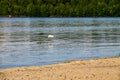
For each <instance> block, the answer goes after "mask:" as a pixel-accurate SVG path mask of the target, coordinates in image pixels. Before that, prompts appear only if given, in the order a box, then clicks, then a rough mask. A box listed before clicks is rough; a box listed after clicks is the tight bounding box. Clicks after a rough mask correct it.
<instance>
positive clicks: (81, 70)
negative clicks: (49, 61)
mask: <svg viewBox="0 0 120 80" xmlns="http://www.w3.org/2000/svg"><path fill="white" fill-rule="evenodd" d="M0 80H120V58H104V59H95V60H72V61H68V62H65V63H59V64H53V65H47V66H31V67H20V68H9V69H0Z"/></svg>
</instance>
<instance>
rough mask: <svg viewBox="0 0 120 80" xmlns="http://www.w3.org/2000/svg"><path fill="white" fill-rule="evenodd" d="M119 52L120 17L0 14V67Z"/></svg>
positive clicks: (94, 56)
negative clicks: (4, 16) (5, 15)
mask: <svg viewBox="0 0 120 80" xmlns="http://www.w3.org/2000/svg"><path fill="white" fill-rule="evenodd" d="M48 35H54V37H52V38H48ZM118 56H120V18H11V19H9V18H0V68H9V67H19V66H41V65H48V64H55V63H59V62H64V61H68V60H78V59H94V58H103V57H118Z"/></svg>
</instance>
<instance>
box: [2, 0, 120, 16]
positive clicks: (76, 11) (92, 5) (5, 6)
mask: <svg viewBox="0 0 120 80" xmlns="http://www.w3.org/2000/svg"><path fill="white" fill-rule="evenodd" d="M7 15H12V16H26V17H119V16H120V3H119V0H0V16H7Z"/></svg>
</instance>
